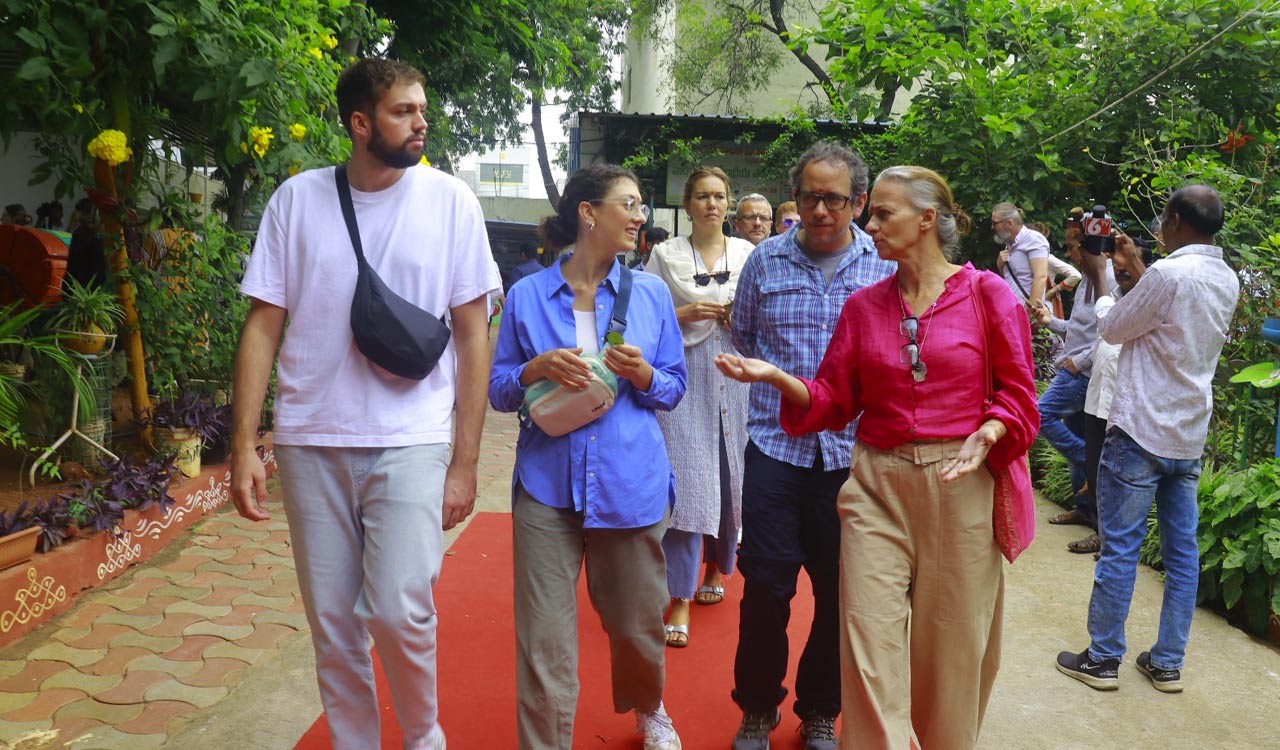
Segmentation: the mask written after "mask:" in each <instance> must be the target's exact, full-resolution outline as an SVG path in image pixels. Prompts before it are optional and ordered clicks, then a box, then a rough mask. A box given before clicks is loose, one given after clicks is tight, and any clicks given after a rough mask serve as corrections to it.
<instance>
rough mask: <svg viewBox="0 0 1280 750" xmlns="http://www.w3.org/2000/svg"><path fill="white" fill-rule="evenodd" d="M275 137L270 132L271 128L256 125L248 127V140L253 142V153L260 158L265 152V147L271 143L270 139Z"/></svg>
mask: <svg viewBox="0 0 1280 750" xmlns="http://www.w3.org/2000/svg"><path fill="white" fill-rule="evenodd" d="M272 138H275V136H274V135H272V134H271V128H260V127H258V126H257V125H254V126H253V127H251V128H249V140H250V141H251V142H252V143H253V153H255V154H257V155H258V158H259V159H261V158H262V157H263V156H264V155H265V154H266V153H267V147H268V146H270V145H271V139H272Z"/></svg>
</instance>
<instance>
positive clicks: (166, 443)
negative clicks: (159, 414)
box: [152, 427, 200, 477]
mask: <svg viewBox="0 0 1280 750" xmlns="http://www.w3.org/2000/svg"><path fill="white" fill-rule="evenodd" d="M152 432H153V433H154V436H155V443H156V448H157V449H158V450H160V451H161V452H163V453H168V452H176V453H177V454H178V455H177V458H175V459H174V462H175V463H177V465H178V471H181V472H182V473H183V474H185V475H187V476H189V477H194V476H196V475H197V474H199V473H200V436H199V435H197V434H195V433H194V432H192V431H191V430H187V429H182V428H179V429H172V430H171V429H168V428H166V427H157V428H155V429H154V430H153V431H152Z"/></svg>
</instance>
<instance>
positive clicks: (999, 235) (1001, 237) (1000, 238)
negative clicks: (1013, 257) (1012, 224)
mask: <svg viewBox="0 0 1280 750" xmlns="http://www.w3.org/2000/svg"><path fill="white" fill-rule="evenodd" d="M991 239H993V240H995V243H996V244H997V245H1007V244H1009V235H1008V233H1006V232H996V236H995V237H992V238H991Z"/></svg>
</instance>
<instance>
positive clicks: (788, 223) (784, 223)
mask: <svg viewBox="0 0 1280 750" xmlns="http://www.w3.org/2000/svg"><path fill="white" fill-rule="evenodd" d="M798 223H800V220H799V219H796V218H787V219H783V220H782V226H784V227H786V228H787V229H790V228H791V227H794V226H795V225H796V224H798Z"/></svg>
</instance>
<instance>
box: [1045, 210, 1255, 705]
mask: <svg viewBox="0 0 1280 750" xmlns="http://www.w3.org/2000/svg"><path fill="white" fill-rule="evenodd" d="M1222 225H1223V207H1222V201H1221V199H1220V198H1219V197H1218V194H1217V193H1216V192H1214V191H1213V189H1211V188H1209V187H1208V186H1206V185H1189V186H1187V187H1184V188H1182V189H1180V190H1178V191H1176V192H1175V193H1174V194H1173V195H1172V196H1171V197H1170V198H1169V202H1168V204H1167V205H1166V206H1165V209H1164V213H1163V215H1162V217H1161V232H1162V234H1163V237H1164V242H1165V246H1166V248H1167V249H1168V250H1169V251H1170V254H1169V256H1168V257H1166V258H1164V259H1162V260H1160V261H1159V262H1157V263H1155V264H1154V265H1152V266H1151V267H1150V268H1148V269H1147V270H1146V272H1145V273H1143V274H1142V278H1141V279H1140V280H1139V281H1138V283H1137V284H1136V285H1135V286H1134V288H1133V290H1132V291H1131V292H1129V293H1128V294H1126V295H1125V296H1124V298H1123V299H1122V300H1120V301H1119V302H1118V303H1116V306H1115V307H1114V308H1112V310H1111V311H1110V313H1109V314H1108V315H1107V316H1106V317H1105V318H1103V319H1102V320H1101V321H1099V323H1098V333H1099V334H1100V335H1101V336H1102V338H1103V339H1105V340H1106V341H1107V342H1108V343H1112V344H1123V345H1124V347H1123V349H1122V350H1121V352H1120V360H1119V364H1118V366H1117V374H1116V392H1115V396H1114V398H1113V400H1112V402H1111V413H1110V419H1109V422H1108V430H1107V437H1106V441H1105V443H1104V445H1103V448H1102V459H1101V465H1100V467H1099V471H1098V500H1099V502H1098V510H1099V513H1098V522H1099V529H1100V531H1101V534H1102V556H1101V558H1100V559H1099V561H1098V564H1097V568H1096V570H1095V572H1094V584H1093V595H1092V597H1091V598H1090V600H1089V618H1088V627H1089V634H1090V636H1091V638H1092V640H1091V643H1090V644H1089V647H1088V648H1087V649H1085V650H1084V651H1081V652H1080V653H1078V654H1076V653H1071V652H1070V651H1063V652H1062V653H1060V654H1058V660H1057V667H1058V671H1060V672H1062V673H1063V674H1065V675H1067V676H1069V677H1072V678H1075V679H1077V680H1080V681H1081V682H1083V683H1085V684H1086V685H1088V686H1089V687H1092V688H1095V689H1097V690H1114V689H1116V688H1117V687H1119V677H1118V670H1119V667H1120V660H1121V658H1122V657H1123V656H1124V653H1125V650H1126V647H1125V632H1124V626H1125V620H1127V619H1128V616H1129V603H1130V601H1131V600H1132V598H1133V585H1134V578H1135V576H1136V573H1137V565H1138V550H1139V548H1140V547H1141V545H1142V540H1143V539H1144V538H1145V537H1146V533H1147V515H1148V513H1149V512H1150V510H1151V504H1152V502H1155V504H1156V512H1157V515H1158V517H1159V520H1160V549H1161V552H1162V555H1163V558H1164V567H1165V582H1164V602H1163V604H1162V606H1161V608H1160V631H1159V637H1158V638H1157V640H1156V643H1155V645H1154V646H1153V647H1152V648H1151V650H1150V651H1143V652H1142V653H1140V654H1139V655H1138V658H1137V660H1136V662H1135V664H1136V666H1137V668H1138V671H1140V672H1142V673H1143V674H1144V675H1145V676H1146V677H1147V678H1148V679H1150V680H1151V684H1152V685H1153V686H1154V687H1155V688H1156V689H1157V690H1160V691H1161V692H1166V693H1176V692H1181V690H1182V681H1181V678H1182V666H1183V659H1184V657H1185V654H1186V647H1187V639H1188V637H1189V635H1190V632H1191V616H1192V613H1193V612H1194V610H1195V605H1196V586H1197V585H1198V583H1199V577H1200V551H1199V547H1198V542H1197V539H1196V525H1197V521H1198V513H1199V506H1198V504H1197V491H1198V486H1199V480H1200V457H1201V454H1202V453H1203V452H1204V443H1205V438H1206V437H1207V436H1208V431H1209V417H1210V414H1211V412H1212V408H1213V388H1212V383H1213V375H1214V371H1215V370H1216V368H1217V364H1218V356H1219V354H1221V352H1222V345H1223V343H1224V342H1225V341H1226V337H1227V328H1228V326H1229V325H1230V323H1231V316H1232V315H1233V314H1234V312H1235V307H1236V303H1237V301H1238V300H1239V296H1240V280H1239V279H1238V278H1237V277H1236V275H1235V273H1234V272H1233V271H1232V270H1231V269H1230V268H1229V267H1228V266H1227V264H1226V263H1225V262H1223V260H1222V248H1220V247H1216V246H1214V245H1213V244H1212V243H1213V238H1214V235H1215V234H1217V232H1218V231H1219V230H1220V229H1221V228H1222Z"/></svg>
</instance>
